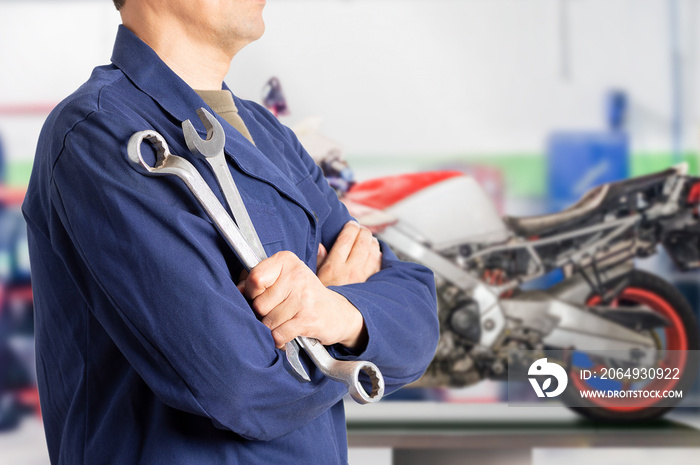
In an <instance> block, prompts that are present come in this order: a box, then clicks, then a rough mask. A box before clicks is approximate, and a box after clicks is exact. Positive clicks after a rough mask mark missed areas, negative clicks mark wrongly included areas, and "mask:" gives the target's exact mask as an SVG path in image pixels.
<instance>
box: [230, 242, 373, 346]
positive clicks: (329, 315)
mask: <svg viewBox="0 0 700 465" xmlns="http://www.w3.org/2000/svg"><path fill="white" fill-rule="evenodd" d="M334 248H335V247H334ZM332 250H333V249H331V251H332ZM329 256H330V254H329ZM242 287H243V286H242ZM243 292H244V294H245V295H246V297H248V298H249V299H251V300H252V306H253V310H255V312H256V313H257V314H258V315H259V316H260V317H261V318H262V320H261V321H262V323H263V324H264V325H265V326H267V327H268V328H270V330H271V331H272V337H273V339H274V340H275V345H276V346H277V347H278V348H282V347H283V346H284V345H285V344H286V343H287V342H289V341H291V340H292V339H294V338H295V337H297V336H307V337H312V338H316V339H318V340H319V341H321V343H322V344H323V345H332V344H336V343H340V344H342V345H344V346H346V347H348V348H355V347H358V346H361V345H363V344H364V343H365V340H366V337H367V331H366V329H365V326H364V320H363V318H362V314H360V312H359V311H358V310H357V309H356V308H355V307H354V306H353V305H352V304H351V303H350V302H348V301H347V300H346V299H345V297H343V296H342V295H340V294H338V293H337V292H334V291H331V290H329V289H327V288H326V286H324V283H322V282H321V281H320V280H319V278H318V277H317V276H316V275H315V274H314V273H313V271H311V269H310V268H309V267H308V266H306V264H305V263H304V262H302V261H301V260H300V259H299V258H298V257H297V256H296V255H294V254H293V253H292V252H288V251H283V252H278V253H276V254H275V255H273V256H272V257H270V258H268V259H266V260H263V261H262V262H260V263H259V264H258V265H257V266H256V267H255V268H253V269H252V270H251V271H250V274H249V275H248V278H247V279H246V281H245V286H244V287H243Z"/></svg>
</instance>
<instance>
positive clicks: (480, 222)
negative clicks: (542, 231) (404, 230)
mask: <svg viewBox="0 0 700 465" xmlns="http://www.w3.org/2000/svg"><path fill="white" fill-rule="evenodd" d="M386 212H387V213H389V214H391V215H394V216H395V217H397V218H399V219H400V222H401V224H404V225H407V226H409V227H410V228H411V229H414V230H415V231H416V232H417V233H419V234H420V235H421V236H423V237H424V238H425V239H427V241H428V242H429V243H430V244H431V245H432V247H433V249H435V250H444V249H446V248H448V247H452V246H455V245H459V244H465V243H475V242H478V243H496V242H503V241H505V240H506V239H508V237H509V235H510V232H509V231H508V228H507V227H506V225H505V224H504V223H503V221H502V220H501V217H500V215H499V214H498V210H496V208H495V206H494V205H493V203H492V202H491V199H490V198H489V196H488V195H487V194H486V192H485V191H484V190H483V189H482V188H481V186H480V185H479V183H477V182H476V181H475V180H474V179H473V178H471V177H468V176H457V177H454V178H449V179H446V180H445V181H441V182H439V183H436V184H433V185H432V186H429V187H427V188H425V189H423V190H420V191H418V192H416V193H415V194H413V195H411V196H409V197H406V198H405V199H403V200H401V201H400V202H398V203H395V204H394V205H392V206H391V207H389V208H387V209H386Z"/></svg>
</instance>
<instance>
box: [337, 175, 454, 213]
mask: <svg viewBox="0 0 700 465" xmlns="http://www.w3.org/2000/svg"><path fill="white" fill-rule="evenodd" d="M457 176H464V173H462V172H461V171H431V172H427V173H411V174H402V175H399V176H387V177H384V178H377V179H371V180H369V181H365V182H361V183H357V184H355V185H353V186H352V187H351V188H350V190H349V191H348V193H347V194H346V198H347V199H349V200H351V201H353V202H357V203H359V204H362V205H366V206H368V207H372V208H376V209H379V210H383V209H385V208H388V207H390V206H392V205H394V204H395V203H397V202H398V201H400V200H403V199H405V198H406V197H408V196H410V195H412V194H415V193H416V192H418V191H420V190H423V189H425V188H426V187H428V186H432V185H433V184H437V183H439V182H442V181H444V180H446V179H450V178H454V177H457Z"/></svg>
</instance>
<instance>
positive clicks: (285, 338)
mask: <svg viewBox="0 0 700 465" xmlns="http://www.w3.org/2000/svg"><path fill="white" fill-rule="evenodd" d="M306 330H307V327H306V325H305V324H304V323H303V321H301V320H300V319H299V318H292V319H290V320H287V321H285V322H284V323H282V324H281V325H280V326H278V327H277V328H275V329H274V330H272V339H274V340H275V347H277V348H278V349H281V348H282V347H284V345H285V344H286V343H288V342H289V341H291V340H292V339H294V338H295V337H297V336H300V335H306V332H307V331H306ZM310 337H313V336H310Z"/></svg>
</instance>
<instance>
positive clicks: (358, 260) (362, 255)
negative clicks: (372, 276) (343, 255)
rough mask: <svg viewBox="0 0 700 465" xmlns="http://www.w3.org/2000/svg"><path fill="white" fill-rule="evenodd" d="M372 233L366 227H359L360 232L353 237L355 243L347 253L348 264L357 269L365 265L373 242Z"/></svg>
mask: <svg viewBox="0 0 700 465" xmlns="http://www.w3.org/2000/svg"><path fill="white" fill-rule="evenodd" d="M373 239H374V238H373V237H372V233H371V232H370V230H369V229H367V228H361V229H360V232H359V233H358V234H357V237H355V243H354V244H353V247H352V250H351V251H350V254H349V255H348V259H347V262H348V265H349V266H350V267H352V268H355V269H357V270H361V269H363V268H364V267H365V262H366V261H367V259H368V257H369V255H370V253H371V251H372V250H371V249H372V246H373V244H374V241H373Z"/></svg>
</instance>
